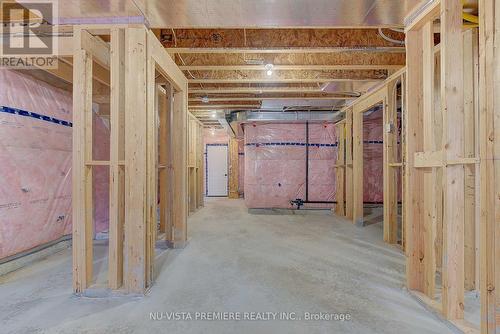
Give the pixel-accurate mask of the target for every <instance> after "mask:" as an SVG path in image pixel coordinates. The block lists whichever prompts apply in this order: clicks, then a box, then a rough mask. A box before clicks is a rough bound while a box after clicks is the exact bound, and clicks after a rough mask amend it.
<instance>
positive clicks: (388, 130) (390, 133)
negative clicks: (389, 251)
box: [383, 81, 398, 244]
mask: <svg viewBox="0 0 500 334" xmlns="http://www.w3.org/2000/svg"><path fill="white" fill-rule="evenodd" d="M396 84H397V82H395V81H393V82H391V83H389V84H388V85H387V98H386V101H384V109H383V112H384V115H383V126H384V128H383V131H384V133H383V141H384V148H383V159H384V167H383V173H384V241H385V242H387V243H390V244H395V243H396V242H397V241H398V220H397V219H398V192H397V187H396V186H397V182H398V179H397V172H398V167H394V166H391V163H394V162H396V157H397V154H396V150H397V144H398V143H397V140H398V138H397V131H398V129H397V124H398V123H397V122H398V118H397V106H396Z"/></svg>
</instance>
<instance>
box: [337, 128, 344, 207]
mask: <svg viewBox="0 0 500 334" xmlns="http://www.w3.org/2000/svg"><path fill="white" fill-rule="evenodd" d="M336 131H337V168H336V169H335V172H336V177H337V179H336V192H335V193H336V195H335V199H336V201H337V205H335V213H336V214H337V215H340V216H345V167H346V166H345V122H342V123H339V124H337V125H336Z"/></svg>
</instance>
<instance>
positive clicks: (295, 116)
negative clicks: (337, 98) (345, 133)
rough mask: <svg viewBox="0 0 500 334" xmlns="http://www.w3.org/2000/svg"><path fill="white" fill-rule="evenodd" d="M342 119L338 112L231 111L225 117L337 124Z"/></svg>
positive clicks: (232, 120) (258, 120) (238, 121)
mask: <svg viewBox="0 0 500 334" xmlns="http://www.w3.org/2000/svg"><path fill="white" fill-rule="evenodd" d="M343 118H344V113H343V112H340V111H265V110H263V111H261V110H259V111H251V110H242V111H233V112H231V113H230V114H227V115H226V120H227V122H228V123H229V124H231V123H232V122H236V123H244V122H305V121H309V122H338V121H341V120H342V119H343Z"/></svg>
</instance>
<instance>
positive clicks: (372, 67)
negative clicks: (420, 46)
mask: <svg viewBox="0 0 500 334" xmlns="http://www.w3.org/2000/svg"><path fill="white" fill-rule="evenodd" d="M401 67H403V65H391V64H386V65H273V67H272V69H273V70H274V71H283V70H293V71H296V70H316V71H323V70H399V69H400V68H401ZM179 68H180V69H181V70H184V71H185V70H189V71H265V70H267V69H268V68H267V67H266V65H188V66H186V65H181V66H179Z"/></svg>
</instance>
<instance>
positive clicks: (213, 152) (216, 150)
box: [207, 145, 228, 196]
mask: <svg viewBox="0 0 500 334" xmlns="http://www.w3.org/2000/svg"><path fill="white" fill-rule="evenodd" d="M227 181H228V177H227V145H207V196H227Z"/></svg>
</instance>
